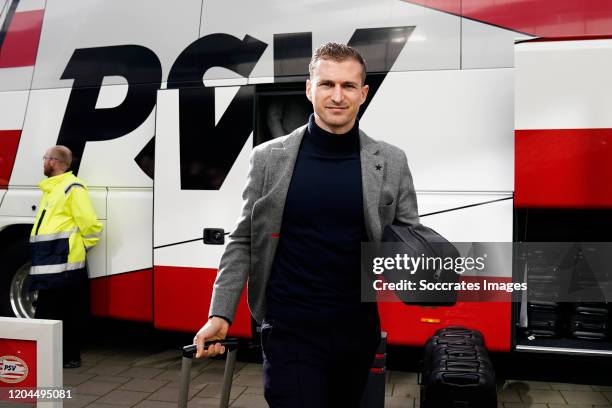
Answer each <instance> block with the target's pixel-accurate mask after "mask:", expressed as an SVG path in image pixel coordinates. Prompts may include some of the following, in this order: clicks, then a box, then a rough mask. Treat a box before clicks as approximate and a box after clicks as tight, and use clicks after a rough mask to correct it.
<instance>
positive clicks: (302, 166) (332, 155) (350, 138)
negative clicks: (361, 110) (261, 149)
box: [267, 115, 367, 321]
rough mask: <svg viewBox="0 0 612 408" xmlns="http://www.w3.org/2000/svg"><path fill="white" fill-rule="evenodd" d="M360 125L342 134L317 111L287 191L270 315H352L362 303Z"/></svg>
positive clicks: (269, 291)
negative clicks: (323, 124) (320, 120)
mask: <svg viewBox="0 0 612 408" xmlns="http://www.w3.org/2000/svg"><path fill="white" fill-rule="evenodd" d="M360 163H361V162H360V157H359V130H358V124H357V123H356V124H355V126H354V127H353V129H351V130H350V131H349V132H348V133H346V134H342V135H338V134H332V133H329V132H326V131H325V130H323V129H321V128H320V127H319V126H317V124H316V123H315V121H314V116H313V115H311V117H310V120H309V122H308V129H307V131H306V132H305V134H304V138H303V139H302V144H301V145H300V150H299V153H298V156H297V160H296V163H295V168H294V170H293V176H292V178H291V184H290V186H289V190H288V191H287V198H286V201H285V209H284V212H283V220H282V226H281V231H280V237H279V243H278V247H277V251H276V257H275V259H274V264H273V266H272V272H271V276H270V279H269V281H268V286H267V302H268V304H267V317H268V318H275V319H282V320H285V321H305V320H321V319H323V320H329V319H335V318H343V319H344V318H347V317H350V316H353V315H356V313H357V312H359V311H360V310H363V306H362V305H360V294H361V292H360V288H361V287H360V254H361V242H362V241H367V234H366V229H365V222H364V213H363V194H362V184H361V164H360Z"/></svg>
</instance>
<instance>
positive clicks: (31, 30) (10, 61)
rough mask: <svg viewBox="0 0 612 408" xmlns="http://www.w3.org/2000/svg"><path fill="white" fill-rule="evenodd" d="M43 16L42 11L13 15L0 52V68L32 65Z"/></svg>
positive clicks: (36, 50)
mask: <svg viewBox="0 0 612 408" xmlns="http://www.w3.org/2000/svg"><path fill="white" fill-rule="evenodd" d="M43 15H44V10H32V11H22V12H18V13H15V15H14V16H13V20H12V21H11V23H10V25H9V28H8V31H7V33H6V37H5V38H4V42H3V44H2V49H1V50H0V68H15V67H27V66H32V65H34V63H35V62H36V53H37V52H38V42H39V41H40V31H41V29H42V22H43Z"/></svg>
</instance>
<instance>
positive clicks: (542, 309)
mask: <svg viewBox="0 0 612 408" xmlns="http://www.w3.org/2000/svg"><path fill="white" fill-rule="evenodd" d="M527 318H528V323H527V324H528V326H527V330H526V332H525V334H526V336H527V337H528V338H529V337H531V336H533V337H550V338H554V337H560V336H561V334H562V333H563V313H562V311H561V307H560V306H559V304H558V303H557V302H548V301H538V302H528V303H527Z"/></svg>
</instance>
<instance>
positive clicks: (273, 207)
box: [264, 126, 306, 234]
mask: <svg viewBox="0 0 612 408" xmlns="http://www.w3.org/2000/svg"><path fill="white" fill-rule="evenodd" d="M305 129H306V127H305V126H303V127H301V128H298V129H297V130H296V131H294V132H293V133H292V134H291V135H289V136H288V137H287V138H286V139H285V140H284V141H283V147H277V148H272V149H271V151H270V157H269V159H268V165H267V166H266V173H267V179H268V183H267V184H268V186H269V190H268V194H266V196H264V199H265V200H266V205H267V206H268V207H267V211H266V213H267V217H269V218H268V220H267V223H268V224H269V225H270V228H271V229H270V230H271V231H272V233H276V234H278V233H280V227H281V222H282V217H283V211H284V208H285V200H286V198H287V191H288V190H289V185H290V184H291V177H292V176H293V168H294V167H295V161H296V160H297V155H298V152H299V148H300V143H301V142H302V138H303V137H304V132H305Z"/></svg>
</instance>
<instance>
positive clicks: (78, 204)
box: [30, 171, 102, 276]
mask: <svg viewBox="0 0 612 408" xmlns="http://www.w3.org/2000/svg"><path fill="white" fill-rule="evenodd" d="M38 187H39V188H40V189H41V190H42V192H43V196H42V199H41V201H40V206H39V208H38V213H37V214H36V220H35V221H34V226H33V227H32V232H31V234H30V247H31V249H32V267H31V268H30V275H36V276H40V275H48V274H59V273H62V272H66V271H73V270H78V269H82V268H84V267H85V253H86V250H88V249H90V248H92V247H93V246H94V245H96V244H97V243H98V241H99V240H100V233H101V231H102V224H101V223H100V222H99V221H98V217H97V216H96V213H95V211H94V209H93V206H92V205H91V200H90V199H89V194H88V193H87V186H86V185H85V183H83V181H81V180H80V179H78V178H77V177H76V176H74V175H73V174H72V172H71V171H70V172H67V173H63V174H60V175H57V176H53V177H49V178H47V179H45V180H43V181H41V182H40V183H39V184H38Z"/></svg>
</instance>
